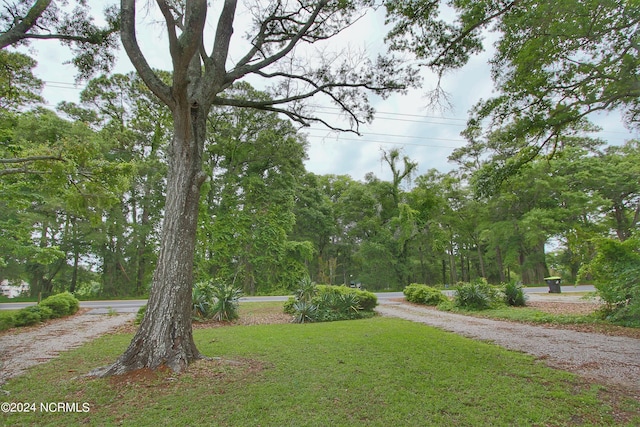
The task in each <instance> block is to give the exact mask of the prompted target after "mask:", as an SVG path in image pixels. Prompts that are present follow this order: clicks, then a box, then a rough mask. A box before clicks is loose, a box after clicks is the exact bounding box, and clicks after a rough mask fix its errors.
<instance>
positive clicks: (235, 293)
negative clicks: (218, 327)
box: [211, 283, 242, 322]
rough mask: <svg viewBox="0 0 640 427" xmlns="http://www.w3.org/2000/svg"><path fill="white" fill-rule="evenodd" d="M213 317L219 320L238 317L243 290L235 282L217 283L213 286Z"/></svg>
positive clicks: (229, 319)
mask: <svg viewBox="0 0 640 427" xmlns="http://www.w3.org/2000/svg"><path fill="white" fill-rule="evenodd" d="M212 290H213V297H214V300H213V305H212V307H211V311H212V317H213V319H214V320H217V321H219V322H222V321H225V322H229V321H232V320H235V319H237V318H238V306H239V304H240V297H241V296H242V290H241V289H239V288H237V287H236V286H235V285H234V284H233V283H216V284H214V285H213V286H212Z"/></svg>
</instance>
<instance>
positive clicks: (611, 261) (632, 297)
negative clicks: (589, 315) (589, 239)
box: [578, 237, 640, 327]
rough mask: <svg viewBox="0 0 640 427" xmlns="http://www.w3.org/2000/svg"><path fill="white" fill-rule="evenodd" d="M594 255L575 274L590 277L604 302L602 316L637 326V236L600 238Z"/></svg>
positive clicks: (639, 286) (639, 305) (639, 265)
mask: <svg viewBox="0 0 640 427" xmlns="http://www.w3.org/2000/svg"><path fill="white" fill-rule="evenodd" d="M595 243H596V256H595V257H594V258H593V260H592V261H591V262H590V263H589V264H586V265H585V266H583V267H582V268H581V270H580V273H579V275H578V281H579V282H582V281H584V280H585V278H588V277H590V278H591V279H592V280H593V285H594V286H595V288H596V291H597V292H598V295H599V296H600V298H602V300H603V301H604V302H605V303H606V308H605V310H603V315H604V317H605V318H606V319H607V320H609V321H611V322H613V323H616V324H620V325H624V326H633V327H640V238H639V237H633V238H630V239H627V240H625V241H624V242H620V241H618V240H615V239H600V240H597V241H596V242H595Z"/></svg>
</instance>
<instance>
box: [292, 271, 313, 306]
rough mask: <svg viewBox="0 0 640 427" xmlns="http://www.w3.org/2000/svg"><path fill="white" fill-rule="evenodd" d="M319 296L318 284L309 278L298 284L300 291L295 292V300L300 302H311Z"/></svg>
mask: <svg viewBox="0 0 640 427" xmlns="http://www.w3.org/2000/svg"><path fill="white" fill-rule="evenodd" d="M317 294H318V288H317V287H316V284H315V283H314V282H312V281H311V278H310V277H309V276H307V277H305V278H303V279H302V280H300V282H299V283H298V289H296V291H295V299H296V300H298V301H311V299H312V298H313V297H315V296H316V295H317Z"/></svg>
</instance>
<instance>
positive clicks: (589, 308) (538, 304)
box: [527, 301, 602, 314]
mask: <svg viewBox="0 0 640 427" xmlns="http://www.w3.org/2000/svg"><path fill="white" fill-rule="evenodd" d="M527 307H531V308H535V309H537V310H540V311H544V312H545V313H549V314H592V313H594V312H595V311H596V310H598V309H599V308H600V307H602V305H601V304H600V303H597V302H568V303H566V302H545V301H528V302H527Z"/></svg>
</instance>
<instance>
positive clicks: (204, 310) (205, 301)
mask: <svg viewBox="0 0 640 427" xmlns="http://www.w3.org/2000/svg"><path fill="white" fill-rule="evenodd" d="M191 297H192V301H193V308H192V311H193V317H194V319H196V320H204V319H211V317H213V311H212V309H213V285H212V284H211V283H210V282H199V283H196V284H195V285H193V289H192V291H191Z"/></svg>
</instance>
